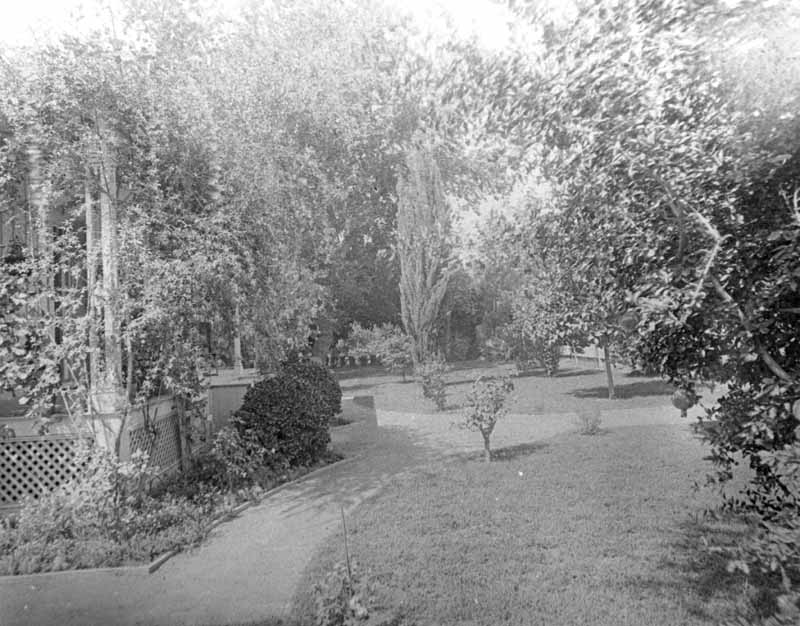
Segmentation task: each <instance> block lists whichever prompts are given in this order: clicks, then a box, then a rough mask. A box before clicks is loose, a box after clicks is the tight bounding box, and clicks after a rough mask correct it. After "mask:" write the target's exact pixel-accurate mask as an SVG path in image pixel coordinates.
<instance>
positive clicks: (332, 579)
mask: <svg viewBox="0 0 800 626" xmlns="http://www.w3.org/2000/svg"><path fill="white" fill-rule="evenodd" d="M370 595H371V593H370V588H369V585H368V581H367V580H366V579H365V578H364V577H362V575H361V574H360V572H359V571H358V564H357V563H356V562H355V561H351V562H350V567H349V571H348V566H347V564H345V563H337V564H336V565H334V567H333V569H332V570H331V571H330V572H328V575H327V576H325V578H324V579H323V580H322V582H320V583H317V584H316V585H315V586H314V603H315V605H316V623H317V626H352V625H353V624H358V623H359V622H363V621H364V620H366V619H367V618H368V617H369V611H368V610H367V603H368V602H369V601H370Z"/></svg>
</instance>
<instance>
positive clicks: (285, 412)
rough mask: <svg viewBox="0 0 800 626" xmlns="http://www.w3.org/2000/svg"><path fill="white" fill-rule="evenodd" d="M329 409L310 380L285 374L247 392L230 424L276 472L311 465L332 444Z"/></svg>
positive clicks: (280, 374)
mask: <svg viewBox="0 0 800 626" xmlns="http://www.w3.org/2000/svg"><path fill="white" fill-rule="evenodd" d="M330 415H331V413H330V408H329V405H328V403H327V402H326V400H325V399H323V396H322V394H321V393H320V392H319V391H318V389H317V388H316V387H314V385H312V384H311V383H310V382H309V381H308V380H306V379H304V378H302V377H300V376H296V375H292V374H291V373H288V372H285V371H282V372H281V373H279V374H278V375H277V376H274V377H272V378H266V379H264V380H261V381H259V382H257V383H256V384H255V385H253V386H252V387H250V389H248V390H247V393H246V394H245V396H244V400H243V402H242V407H241V408H240V409H239V410H238V411H237V412H236V413H235V414H234V416H233V419H232V420H231V423H232V424H233V426H234V427H235V428H236V430H238V431H239V434H240V435H241V436H242V437H244V438H247V439H248V440H249V441H252V442H253V444H254V445H255V447H256V448H257V449H258V452H259V453H260V454H261V456H262V457H263V460H264V463H265V464H266V465H268V466H270V467H273V468H276V469H277V468H285V467H293V466H298V465H311V464H313V463H315V462H316V461H318V460H319V459H320V458H321V457H322V455H323V454H324V453H325V451H326V450H327V447H328V443H329V442H330V431H329V424H328V421H329V419H330Z"/></svg>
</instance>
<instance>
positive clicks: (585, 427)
mask: <svg viewBox="0 0 800 626" xmlns="http://www.w3.org/2000/svg"><path fill="white" fill-rule="evenodd" d="M575 422H576V424H577V426H578V432H579V433H580V434H581V435H596V434H598V433H599V432H600V424H601V423H602V422H603V420H602V418H601V417H600V412H599V411H594V412H593V413H588V412H581V413H578V417H577V418H576V419H575Z"/></svg>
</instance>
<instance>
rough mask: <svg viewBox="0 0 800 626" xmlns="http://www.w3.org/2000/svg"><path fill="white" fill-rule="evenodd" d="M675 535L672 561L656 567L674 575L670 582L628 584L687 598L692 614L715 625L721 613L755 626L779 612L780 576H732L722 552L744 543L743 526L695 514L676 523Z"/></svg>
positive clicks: (735, 573)
mask: <svg viewBox="0 0 800 626" xmlns="http://www.w3.org/2000/svg"><path fill="white" fill-rule="evenodd" d="M678 531H679V532H678V535H677V537H676V538H675V540H674V541H672V542H671V548H672V549H671V551H670V554H671V556H670V557H668V558H664V559H662V560H661V562H660V563H659V570H662V571H670V570H671V571H672V572H674V573H675V574H676V576H671V577H669V578H670V581H669V582H667V581H665V580H664V579H663V578H661V577H658V578H657V579H656V578H654V579H645V578H638V577H637V578H635V579H633V580H630V581H628V582H629V583H632V584H633V585H636V586H641V587H644V588H648V589H656V590H658V592H659V593H662V594H668V593H672V594H675V593H682V594H684V595H687V597H689V596H691V598H692V599H691V600H690V602H689V605H688V607H687V608H688V609H689V611H690V613H692V614H693V615H695V616H697V617H701V618H703V619H706V620H709V621H711V620H714V621H715V623H718V620H719V619H720V617H721V615H720V614H719V613H720V611H721V612H723V613H726V614H727V615H726V619H727V620H732V619H735V618H736V617H737V616H738V617H745V618H747V619H749V620H755V621H757V622H759V623H760V621H761V620H762V619H764V618H766V617H768V616H770V615H773V614H774V613H775V612H776V611H777V609H778V605H777V601H776V590H779V589H780V576H779V575H777V574H776V575H772V574H769V573H762V572H759V571H758V569H757V568H751V570H750V575H749V576H745V575H744V574H743V573H742V572H739V571H730V570H729V569H728V564H729V562H730V560H731V559H732V558H733V557H732V556H731V555H729V554H726V553H725V552H724V551H723V550H721V549H720V548H723V547H726V548H727V547H733V546H736V545H739V544H741V543H742V541H743V540H744V538H745V537H746V535H747V533H748V531H747V527H746V526H745V525H744V523H742V522H741V521H736V520H735V519H734V518H722V519H719V520H714V519H712V518H705V517H703V516H702V515H697V516H695V517H689V518H687V519H686V520H685V521H684V522H683V523H681V524H679V526H678ZM725 623H731V622H727V621H726V622H725ZM737 623H738V622H737Z"/></svg>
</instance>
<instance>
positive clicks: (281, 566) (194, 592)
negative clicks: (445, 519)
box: [0, 407, 686, 626]
mask: <svg viewBox="0 0 800 626" xmlns="http://www.w3.org/2000/svg"><path fill="white" fill-rule="evenodd" d="M365 416H366V417H365V419H364V420H363V421H361V422H358V423H355V424H352V425H350V426H345V427H342V428H338V429H335V430H334V435H333V438H334V445H335V447H337V448H339V449H341V450H343V451H344V452H345V453H346V454H348V456H351V459H350V460H348V461H346V462H343V463H341V464H338V465H336V466H334V467H331V468H329V469H327V470H325V471H323V472H321V473H319V474H317V475H315V476H312V477H309V478H308V479H306V480H303V481H302V482H300V483H297V484H295V485H291V486H289V487H286V488H284V489H283V490H281V491H279V492H277V493H275V494H273V495H271V496H270V497H268V498H267V499H265V500H264V501H263V502H262V503H261V504H259V505H258V506H254V507H250V508H249V509H246V510H245V511H244V512H243V513H242V514H241V515H240V516H239V517H237V518H236V519H234V520H231V521H229V522H226V523H224V524H222V525H220V526H218V527H217V528H216V529H215V530H214V532H213V533H212V535H211V537H209V539H208V540H207V541H206V542H205V543H204V544H203V545H202V546H200V547H199V548H197V549H195V550H192V551H189V552H186V553H183V554H180V555H177V556H176V557H174V558H172V559H171V560H170V561H168V562H167V563H166V564H165V565H164V566H162V568H161V569H159V570H158V571H156V572H155V573H154V574H147V573H145V572H143V571H141V570H137V571H135V572H131V571H125V570H116V571H115V570H103V571H101V570H93V571H77V572H60V573H54V574H45V575H38V576H18V577H6V578H3V579H0V625H2V626H16V625H36V626H48V625H50V624H53V625H58V626H90V625H98V626H99V625H103V626H105V625H111V624H120V625H123V626H127V625H134V624H137V625H138V624H142V625H144V624H148V625H167V624H169V625H172V624H192V625H197V624H201V625H202V624H235V623H243V622H244V623H246V622H252V621H256V620H259V619H263V618H266V617H270V616H281V615H286V614H287V613H288V611H289V609H290V603H291V600H292V596H293V594H294V591H295V587H296V585H297V582H298V581H299V580H300V576H301V573H302V571H303V569H304V568H305V567H306V565H307V564H308V562H309V559H310V558H311V556H312V555H313V552H314V550H315V549H316V547H317V546H318V545H319V544H320V542H321V541H322V540H323V539H325V538H326V537H327V536H328V535H329V534H330V533H332V532H333V531H334V530H335V529H336V528H337V527H338V525H339V524H340V523H341V521H340V520H341V517H340V516H341V508H342V507H343V508H344V509H345V510H348V509H350V508H352V507H354V506H356V505H357V504H359V503H360V502H362V501H363V500H364V499H365V498H368V497H370V496H371V495H374V494H375V493H377V492H378V491H379V490H380V489H381V487H382V486H383V485H385V484H386V482H387V481H388V480H389V479H390V478H391V477H393V476H395V475H397V474H398V473H400V472H402V471H404V470H407V469H409V468H411V467H414V466H416V465H418V464H420V463H423V462H425V461H428V460H432V459H434V458H441V457H442V456H443V455H447V454H459V453H461V454H463V453H465V452H473V451H476V452H477V451H479V450H480V445H481V444H480V437H478V436H476V435H475V434H474V433H469V432H466V431H463V430H460V429H458V428H453V427H452V426H451V422H452V421H453V420H454V419H455V418H456V415H454V414H437V415H410V414H406V413H399V412H392V411H377V414H376V412H375V411H371V410H365ZM601 417H602V419H603V426H604V427H614V426H619V425H635V424H639V425H641V424H667V423H679V422H681V421H683V422H684V423H686V420H681V419H680V417H679V415H678V412H677V411H676V410H675V409H674V408H672V407H664V408H658V409H636V410H630V411H628V410H620V411H609V412H604V413H603V415H602V416H601ZM574 419H575V416H574V415H570V414H559V415H536V416H525V415H509V416H507V418H506V419H505V420H504V421H503V422H502V423H501V424H499V425H498V427H497V431H496V433H495V437H494V445H495V447H496V448H499V447H503V446H506V445H517V444H521V443H526V442H530V441H532V440H537V439H542V438H547V437H550V436H553V435H556V434H559V433H561V432H565V431H569V430H574V429H575V423H574ZM378 424H380V426H379V425H378ZM353 455H354V456H353Z"/></svg>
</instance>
